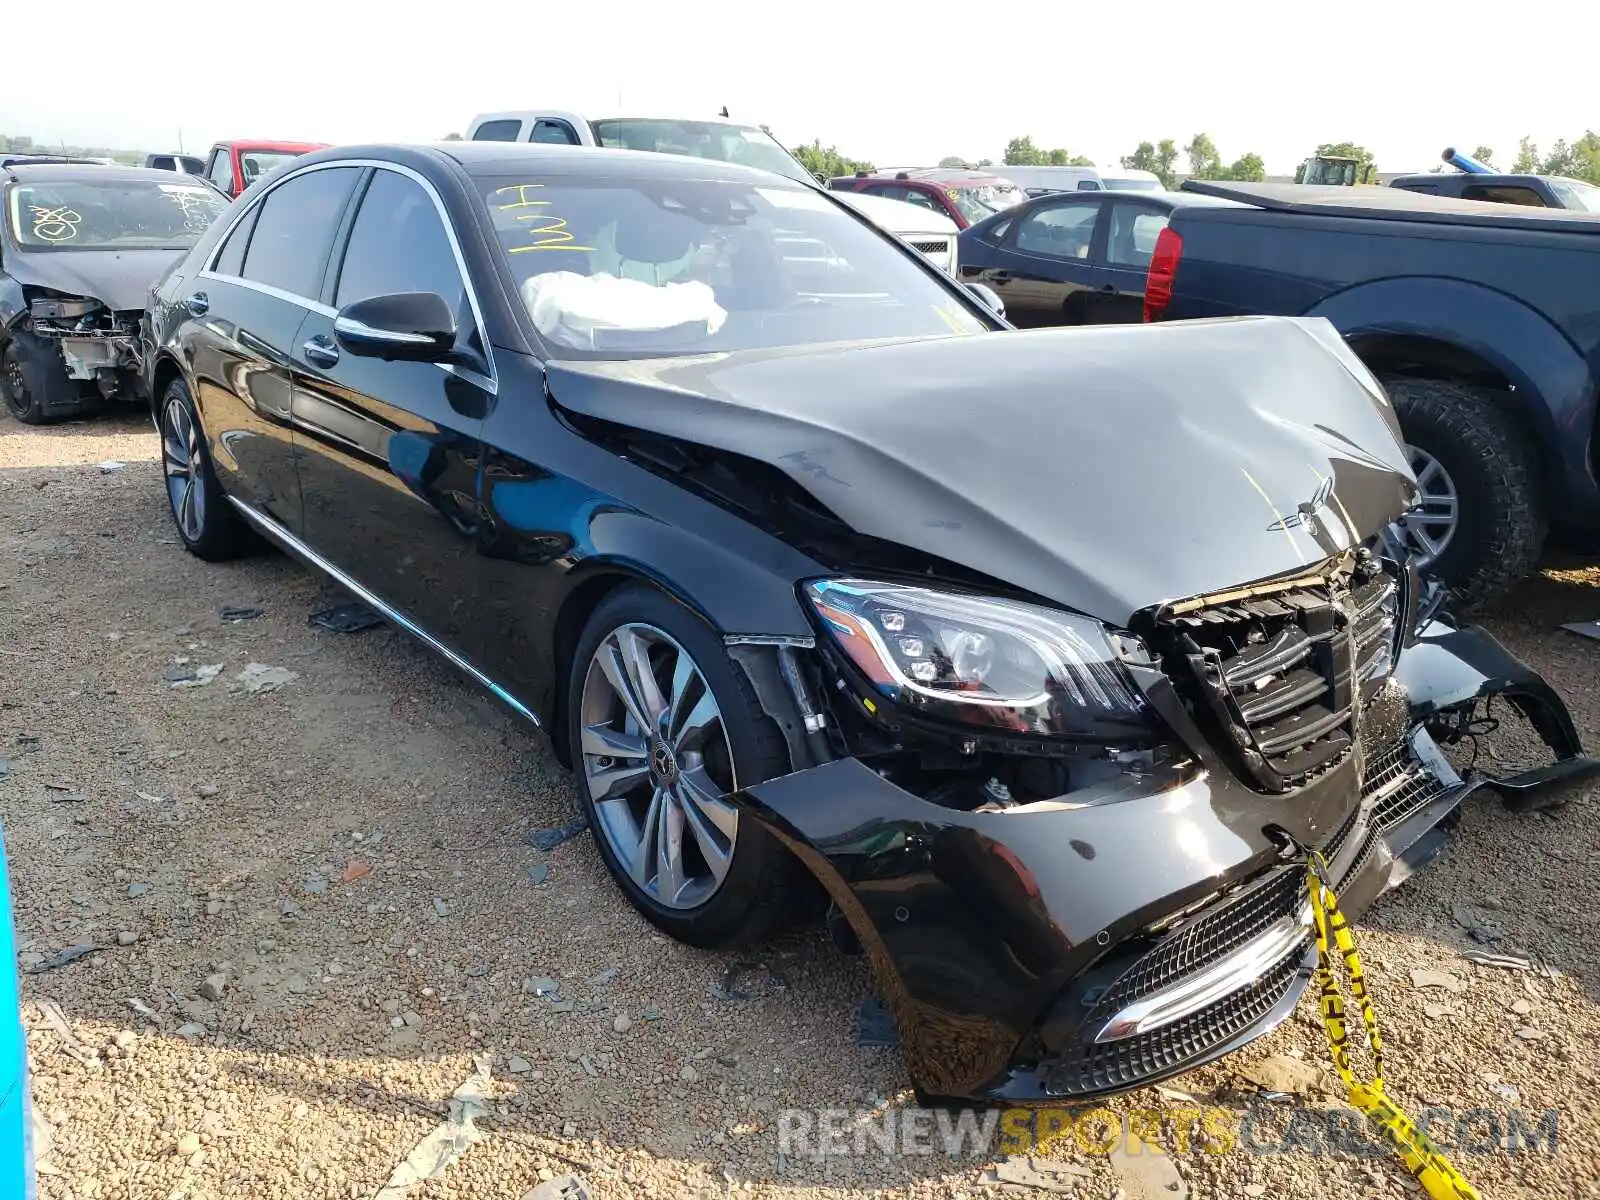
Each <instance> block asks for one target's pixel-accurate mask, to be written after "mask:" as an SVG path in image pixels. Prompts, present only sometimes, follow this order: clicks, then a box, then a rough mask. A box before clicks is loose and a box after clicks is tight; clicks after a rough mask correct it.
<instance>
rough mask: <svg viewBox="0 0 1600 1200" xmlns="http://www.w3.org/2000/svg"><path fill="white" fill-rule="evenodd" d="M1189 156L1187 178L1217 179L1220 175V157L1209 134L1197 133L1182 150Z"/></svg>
mask: <svg viewBox="0 0 1600 1200" xmlns="http://www.w3.org/2000/svg"><path fill="white" fill-rule="evenodd" d="M1183 152H1184V153H1185V154H1186V155H1188V156H1189V176H1190V178H1192V179H1218V178H1220V177H1221V175H1222V155H1220V154H1218V153H1217V145H1216V143H1215V142H1213V141H1212V140H1211V135H1210V134H1205V133H1197V134H1195V135H1194V137H1192V138H1191V139H1189V144H1188V145H1187V146H1185V147H1184V148H1183Z"/></svg>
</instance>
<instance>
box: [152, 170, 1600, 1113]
mask: <svg viewBox="0 0 1600 1200" xmlns="http://www.w3.org/2000/svg"><path fill="white" fill-rule="evenodd" d="M144 337H145V339H146V345H145V348H144V356H143V358H144V362H145V363H146V364H147V370H148V372H149V385H150V393H151V395H152V397H153V398H154V399H153V415H154V417H155V419H156V422H157V424H158V426H159V428H160V432H161V437H162V446H163V456H164V459H165V465H166V474H165V481H166V487H167V491H168V495H169V497H170V499H171V507H172V513H173V518H174V520H175V522H176V524H177V528H178V531H179V533H180V535H181V537H182V540H183V542H184V544H185V545H186V546H187V547H188V549H189V550H190V551H192V552H193V553H195V554H197V555H199V556H201V557H202V558H206V559H222V558H228V557H231V556H234V555H238V554H240V553H243V552H245V551H247V550H249V549H251V548H252V547H254V546H256V545H257V544H259V542H260V541H261V540H263V539H264V540H265V541H268V542H272V543H275V544H276V545H278V546H280V547H282V548H284V549H286V550H288V551H290V552H291V553H293V554H295V555H297V556H299V557H300V558H302V559H303V560H305V561H306V562H308V563H310V564H311V565H312V566H314V567H316V568H318V569H319V570H322V571H324V572H326V573H327V574H328V575H330V576H332V577H333V578H334V579H335V580H337V581H338V582H339V583H341V584H342V585H344V586H345V587H347V588H348V589H350V590H351V591H352V592H354V593H355V594H357V595H358V596H360V597H361V598H362V599H364V600H365V601H367V602H368V603H369V604H371V605H373V606H374V607H375V608H377V609H378V610H379V611H381V612H382V613H383V614H384V615H385V616H386V617H387V618H388V619H389V620H390V621H392V622H393V623H395V624H396V625H399V626H401V627H403V628H404V629H406V630H408V631H409V632H410V633H412V634H413V635H415V636H416V637H418V638H420V639H421V640H422V641H424V642H425V643H427V644H428V645H429V646H431V647H432V648H433V649H434V650H436V651H437V652H438V653H439V654H441V655H442V656H444V657H445V658H446V659H448V660H449V661H450V662H451V663H453V664H454V665H455V666H456V667H458V668H459V669H461V670H462V671H464V672H466V673H467V674H468V675H470V676H471V677H472V678H473V679H475V680H477V681H478V682H479V683H480V684H481V685H482V686H483V687H485V688H487V689H489V690H490V691H491V692H492V693H493V694H494V695H495V696H497V697H499V699H500V700H501V701H503V702H504V703H505V704H506V705H508V706H509V707H510V708H511V709H512V710H513V711H514V712H515V713H517V714H519V715H520V716H521V717H523V718H525V719H526V720H527V721H528V722H529V723H531V724H537V725H540V726H542V727H544V728H545V729H546V730H548V731H549V733H550V734H551V737H552V740H553V742H554V745H555V749H556V753H557V754H558V755H559V756H560V757H561V759H562V760H563V762H565V763H566V764H568V765H569V766H570V767H571V768H572V769H573V772H574V774H575V776H576V777H577V779H578V781H579V788H580V792H581V801H582V805H583V810H584V813H585V815H586V817H587V819H588V822H589V825H590V827H591V828H592V830H593V832H594V835H595V838H596V841H597V843H598V845H599V848H600V851H601V854H602V856H603V858H604V861H605V863H606V866H607V867H608V868H609V870H610V872H611V874H612V875H613V876H615V878H616V882H617V885H618V886H619V887H620V888H622V889H623V891H624V892H625V893H626V894H627V896H628V898H629V899H630V900H631V901H632V903H633V904H634V905H635V906H636V907H637V908H638V909H639V911H640V912H641V913H643V914H644V916H645V917H646V918H648V919H649V920H650V921H651V922H653V923H654V924H655V925H657V926H659V927H660V928H661V929H663V930H666V931H667V932H669V933H670V934H672V935H673V936H675V937H677V938H681V939H683V940H684V941H686V942H690V943H693V944H695V945H699V946H706V947H718V946H726V945H732V944H735V943H739V942H745V941H749V940H751V939H755V938H759V937H761V936H763V935H765V934H767V933H769V932H771V931H772V930H774V929H775V928H776V927H778V926H779V925H780V924H781V923H782V922H784V921H786V920H789V919H791V918H793V917H794V916H795V915H797V914H803V913H804V912H805V911H806V910H807V909H808V908H809V907H810V905H811V902H812V901H813V900H815V901H817V902H818V907H820V904H821V902H823V901H826V902H827V903H829V904H830V905H831V912H830V922H831V924H832V926H833V928H834V929H835V931H836V932H837V934H838V936H839V940H840V941H841V943H842V944H847V945H853V946H859V947H860V948H861V949H862V950H864V951H865V952H866V953H867V954H868V956H869V957H870V960H871V963H872V965H873V968H874V971H875V973H876V975H877V979H878V983H879V986H880V987H881V988H882V989H883V993H884V997H885V999H886V1001H887V1003H888V1005H889V1007H890V1008H891V1010H892V1011H893V1012H894V1014H895V1016H896V1018H897V1019H898V1021H899V1025H900V1031H901V1039H902V1044H903V1046H904V1049H905V1053H906V1057H907V1063H908V1066H909V1069H910V1072H911V1074H912V1077H913V1079H914V1081H915V1083H916V1085H917V1087H918V1089H919V1090H920V1091H921V1093H922V1094H923V1095H924V1096H928V1097H951V1098H954V1097H973V1098H987V1099H1004V1098H1009V1099H1024V1098H1040V1097H1082V1096H1088V1095H1095V1094H1100V1093H1106V1092H1113V1091H1117V1090H1120V1089H1125V1088H1129V1087H1133V1086H1137V1085H1139V1084H1143V1083H1147V1082H1150V1081H1153V1080H1157V1079H1160V1078H1163V1077H1166V1076H1169V1075H1172V1074H1175V1073H1177V1072H1180V1071H1183V1070H1186V1069H1189V1068H1191V1067H1193V1066H1195V1065H1197V1064H1198V1063H1201V1062H1204V1061H1207V1060H1208V1059H1211V1058H1214V1057H1216V1056H1218V1055H1220V1054H1223V1053H1225V1052H1227V1051H1228V1050H1230V1049H1232V1048H1234V1047H1237V1046H1239V1045H1241V1044H1243V1043H1244V1042H1246V1041H1248V1040H1249V1039H1251V1038H1253V1037H1255V1036H1257V1035H1259V1034H1260V1033H1262V1032H1264V1031H1265V1030H1267V1029H1269V1028H1271V1027H1272V1026H1273V1025H1274V1024H1275V1023H1276V1022H1278V1021H1279V1020H1281V1019H1282V1018H1283V1017H1284V1016H1285V1015H1286V1014H1287V1013H1288V1012H1289V1011H1290V1009H1292V1008H1293V1006H1294V1004H1295V1003H1296V1001H1297V1000H1298V998H1299V997H1300V995H1301V993H1302V992H1303V990H1304V989H1305V986H1306V982H1307V979H1308V972H1309V963H1310V961H1311V957H1312V953H1313V948H1312V939H1311V933H1310V928H1309V920H1310V918H1309V913H1308V910H1307V906H1306V903H1305V899H1304V896H1305V890H1304V869H1305V868H1304V864H1305V862H1306V859H1307V856H1308V855H1309V854H1310V853H1311V852H1313V851H1320V852H1321V853H1322V854H1323V855H1324V856H1325V857H1326V859H1327V861H1328V863H1329V864H1330V870H1331V872H1332V876H1333V878H1334V880H1335V881H1336V882H1337V884H1338V886H1339V889H1340V892H1341V894H1342V897H1343V907H1344V908H1346V909H1347V910H1349V911H1351V912H1354V913H1359V912H1360V911H1361V910H1362V909H1364V908H1365V907H1366V906H1367V905H1368V904H1370V902H1371V901H1372V899H1373V898H1374V897H1375V896H1376V895H1378V894H1379V893H1380V892H1381V891H1383V890H1384V889H1385V888H1386V887H1387V886H1389V885H1390V884H1391V883H1392V882H1395V881H1397V880H1398V879H1399V878H1401V877H1403V876H1404V875H1405V874H1406V873H1408V872H1409V870H1410V869H1412V868H1413V867H1415V866H1416V865H1418V864H1419V863H1420V862H1421V861H1423V860H1424V859H1425V858H1427V857H1428V856H1429V855H1430V854H1431V853H1432V852H1433V851H1434V850H1435V849H1436V848H1437V845H1438V842H1439V840H1440V838H1441V835H1442V831H1443V829H1444V828H1446V827H1447V825H1448V818H1450V817H1451V815H1452V813H1453V812H1454V810H1455V809H1456V808H1457V806H1458V805H1459V804H1460V803H1461V801H1462V800H1463V798H1464V797H1465V796H1466V795H1467V794H1468V793H1469V792H1471V791H1472V790H1474V789H1475V788H1476V787H1478V786H1479V785H1481V784H1484V783H1491V784H1494V785H1495V786H1497V787H1498V788H1499V789H1500V791H1501V793H1502V794H1503V796H1504V797H1505V798H1506V799H1507V801H1508V802H1509V803H1514V804H1527V803H1531V802H1533V798H1534V797H1537V796H1540V795H1544V794H1547V793H1548V786H1549V785H1551V784H1555V783H1561V782H1566V781H1570V780H1571V779H1572V778H1573V777H1575V776H1577V775H1578V774H1580V773H1582V772H1584V771H1586V770H1587V769H1589V767H1590V766H1591V763H1590V761H1589V760H1588V759H1586V758H1584V757H1583V755H1582V750H1581V746H1580V744H1579V740H1578V736H1577V734H1576V732H1575V730H1574V728H1573V724H1572V721H1571V719H1570V717H1569V715H1568V713H1567V710H1566V708H1565V706H1564V705H1563V703H1562V701H1561V700H1560V698H1559V697H1558V696H1556V695H1555V694H1554V693H1553V692H1552V691H1551V689H1550V688H1549V687H1548V686H1546V685H1545V683H1544V682H1543V681H1542V680H1541V679H1539V678H1538V677H1537V676H1536V675H1534V674H1533V673H1532V672H1531V671H1530V670H1529V669H1528V668H1526V667H1525V666H1523V665H1522V664H1521V663H1519V662H1518V661H1517V660H1516V659H1514V658H1513V657H1512V656H1511V655H1510V654H1509V653H1507V652H1506V651H1505V650H1504V649H1502V648H1501V647H1500V646H1499V645H1498V644H1497V643H1496V642H1495V641H1494V640H1492V639H1491V638H1490V637H1489V636H1488V635H1487V634H1486V633H1484V632H1482V631H1481V630H1479V629H1476V628H1473V627H1470V626H1460V625H1457V624H1456V623H1455V622H1454V621H1453V620H1452V619H1451V618H1450V617H1449V616H1448V615H1446V613H1445V611H1444V609H1443V608H1442V606H1441V604H1440V602H1439V600H1438V594H1437V593H1436V591H1434V590H1433V589H1431V588H1430V587H1428V586H1427V585H1426V584H1425V583H1424V581H1422V580H1421V579H1420V578H1419V577H1418V575H1417V573H1416V571H1415V570H1414V569H1413V568H1412V566H1411V564H1410V563H1409V562H1408V560H1407V559H1406V557H1405V552H1404V550H1403V549H1402V547H1401V543H1400V542H1399V541H1398V540H1397V539H1396V538H1395V537H1394V536H1393V535H1392V533H1391V528H1392V523H1393V522H1394V521H1395V519H1396V518H1397V517H1399V516H1400V515H1401V513H1402V512H1403V511H1404V510H1405V509H1406V507H1407V505H1408V504H1410V503H1411V502H1412V500H1413V498H1414V494H1415V481H1414V479H1413V477H1412V476H1411V474H1410V471H1409V469H1408V467H1407V464H1406V458H1405V455H1404V453H1403V451H1402V449H1401V447H1400V444H1399V442H1398V441H1397V438H1396V430H1397V426H1396V423H1395V419H1394V414H1393V412H1392V411H1391V409H1390V407H1389V403H1388V400H1387V397H1386V396H1385V394H1384V392H1383V390H1382V388H1381V387H1380V386H1379V385H1378V384H1377V383H1376V382H1375V381H1374V380H1373V378H1372V376H1371V375H1370V374H1368V372H1367V371H1366V369H1365V368H1364V367H1363V366H1362V365H1361V363H1360V362H1359V361H1358V360H1356V359H1355V358H1354V357H1353V356H1352V355H1351V354H1350V353H1349V352H1348V350H1347V349H1346V348H1345V347H1344V344H1343V343H1342V341H1341V340H1340V339H1339V337H1338V336H1337V334H1335V333H1334V332H1333V330H1332V327H1331V326H1329V325H1327V324H1326V323H1325V322H1322V321H1303V320H1293V319H1277V318H1246V319H1234V320H1226V321H1205V322H1190V323H1174V324H1167V325H1158V326H1134V327H1125V328H1117V327H1107V328H1101V329H1087V330H1039V331H1029V332H1018V331H1015V330H1011V329H1009V328H1007V327H1006V326H1005V325H1004V323H1003V322H1001V321H1000V320H998V319H996V318H994V317H993V316H991V315H990V313H989V310H988V309H986V308H985V307H984V306H983V305H982V304H981V303H979V302H978V301H977V300H976V299H975V297H974V296H973V295H972V294H971V293H969V292H967V291H965V290H963V288H962V287H961V286H960V285H959V284H958V283H956V282H955V281H953V280H952V279H950V278H948V277H947V276H945V275H943V274H942V273H941V272H939V271H938V270H936V269H934V268H933V267H931V266H929V265H928V263H927V262H926V261H925V260H923V259H922V258H921V257H920V256H919V255H918V254H917V253H916V252H915V251H913V250H911V249H910V248H908V247H906V246H904V245H902V244H900V243H899V242H897V241H895V240H893V239H892V238H889V237H887V236H885V235H884V234H882V233H880V232H878V231H877V230H875V229H874V228H873V227H872V226H871V225H869V224H868V223H867V222H865V221H864V220H862V219H861V218H860V217H859V216H857V215H856V214H855V213H854V212H852V211H850V210H848V209H846V208H844V207H842V206H841V205H839V204H838V203H837V202H836V201H835V200H834V199H832V198H831V197H829V196H828V195H827V193H825V192H823V191H821V190H819V189H816V188H813V187H810V186H807V185H806V184H804V183H797V182H794V181H792V180H788V179H784V178H781V177H778V176H775V175H769V174H764V173H761V172H758V171H754V170H750V169H745V168H741V167H736V166H731V165H723V164H720V163H713V162H708V161H705V160H702V159H694V158H678V157H673V156H668V155H660V154H635V153H631V152H627V151H620V150H619V151H607V152H597V151H594V150H582V149H568V148H561V147H553V146H540V145H505V144H499V143H464V144H463V143H458V144H446V145H441V146H416V147H393V146H372V147H359V148H344V149H338V150H328V151H323V152H319V153H315V154H311V155H307V156H306V157H304V158H302V159H300V160H298V161H297V162H296V163H295V164H294V165H293V166H292V167H291V168H289V169H286V170H284V171H283V172H281V173H280V174H277V175H275V176H273V177H272V178H271V179H270V180H266V181H263V182H262V183H260V184H258V185H256V186H255V187H253V188H252V189H251V190H250V191H249V192H247V193H246V194H245V195H244V196H243V197H241V198H240V200H239V201H238V202H237V203H236V204H235V206H234V208H233V209H232V210H231V211H230V213H229V214H228V215H227V217H226V218H225V219H224V220H222V221H220V222H219V223H218V224H217V226H216V227H215V228H214V229H213V230H212V231H211V233H209V234H208V235H207V236H206V237H205V239H204V240H203V241H202V242H201V243H200V244H199V245H198V246H197V247H196V248H195V250H194V252H193V253H192V254H191V255H189V257H188V258H187V260H186V261H184V262H183V263H182V264H181V265H180V266H179V267H178V268H176V270H175V271H174V272H173V274H172V275H170V276H169V277H168V278H167V279H166V280H165V281H163V283H162V284H161V285H160V286H159V288H158V289H157V294H156V296H155V298H154V303H153V305H152V308H151V310H150V312H149V314H148V317H147V320H146V326H145V330H144ZM1494 696H1504V697H1505V698H1506V699H1507V700H1509V702H1510V703H1511V704H1512V705H1513V706H1515V707H1516V708H1517V709H1519V710H1520V711H1522V712H1523V713H1524V714H1525V715H1526V716H1527V717H1528V718H1530V719H1531V720H1532V722H1533V723H1534V725H1535V727H1536V728H1537V729H1538V731H1539V733H1540V734H1541V735H1542V736H1543V738H1544V740H1545V742H1546V743H1548V745H1549V747H1550V750H1551V758H1552V762H1551V763H1550V764H1548V765H1546V766H1544V767H1542V768H1540V769H1539V770H1538V771H1535V772H1532V773H1526V774H1522V775H1519V776H1516V777H1513V778H1510V779H1501V780H1491V779H1488V778H1487V777H1485V776H1482V775H1472V774H1469V775H1466V776H1463V775H1462V774H1458V773H1457V771H1456V770H1455V769H1453V768H1452V766H1451V762H1450V760H1449V759H1448V758H1447V757H1446V755H1445V753H1444V752H1443V750H1442V749H1441V747H1448V745H1449V744H1450V743H1451V742H1452V741H1456V740H1459V739H1460V738H1461V737H1462V736H1463V735H1464V734H1465V733H1467V732H1469V731H1470V730H1472V729H1474V728H1476V727H1475V726H1473V725H1472V722H1473V720H1474V718H1475V715H1476V713H1477V711H1478V710H1479V709H1480V708H1481V706H1482V705H1484V704H1486V703H1487V702H1488V700H1489V699H1490V698H1491V697H1494Z"/></svg>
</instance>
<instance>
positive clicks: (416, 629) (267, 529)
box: [228, 496, 539, 728]
mask: <svg viewBox="0 0 1600 1200" xmlns="http://www.w3.org/2000/svg"><path fill="white" fill-rule="evenodd" d="M228 503H229V504H231V505H233V506H234V508H236V509H238V510H239V513H240V515H241V516H243V517H244V519H245V520H247V521H249V522H250V524H251V525H252V526H253V527H254V528H255V529H256V530H258V531H259V532H260V533H261V534H262V536H264V537H266V538H267V539H269V540H270V541H271V542H272V543H273V544H274V545H276V546H278V547H280V548H281V549H282V550H283V551H284V552H285V553H287V554H291V555H293V556H294V557H295V558H298V559H299V560H300V561H301V562H303V563H305V564H306V565H307V566H309V567H314V568H315V569H316V570H318V571H321V572H322V573H323V574H324V575H327V576H328V577H329V578H331V579H332V580H333V581H334V582H335V583H337V584H338V585H339V586H340V587H342V588H344V589H345V590H346V591H349V592H351V593H352V594H353V595H355V596H356V597H358V598H359V599H360V600H361V601H362V602H363V603H365V604H368V605H370V606H371V607H372V608H374V609H376V610H377V611H378V612H379V613H380V614H382V616H383V619H384V620H386V621H388V622H389V623H390V624H391V625H396V626H398V627H399V628H401V629H403V630H405V631H406V632H407V633H409V634H410V635H411V636H412V637H414V638H416V639H417V640H418V641H419V642H421V643H422V644H423V645H425V646H427V647H428V648H429V649H430V650H432V651H434V653H436V654H438V655H439V656H440V657H441V658H443V659H445V661H447V662H448V663H450V665H451V666H453V667H455V668H456V669H457V670H459V671H460V672H461V673H462V674H464V675H466V676H467V677H468V678H470V679H472V680H473V681H474V682H475V683H477V684H479V685H480V686H482V687H484V688H486V689H487V690H488V691H489V692H490V693H492V694H493V695H494V697H495V698H496V699H497V700H499V701H500V702H501V703H503V704H505V705H506V707H508V708H510V709H511V711H512V712H514V713H516V714H517V715H518V716H519V717H523V718H525V719H526V720H529V721H532V722H533V724H534V726H535V727H536V728H537V727H539V718H538V717H536V716H534V715H533V713H532V711H530V710H529V709H528V707H527V706H526V705H524V704H523V703H522V702H521V701H519V700H518V699H517V698H516V697H515V696H513V695H512V694H511V693H510V692H508V691H506V689H505V688H503V687H501V686H500V685H499V684H498V683H496V682H495V681H494V680H492V679H490V678H489V677H488V676H487V675H485V674H484V673H483V672H482V671H480V670H478V668H477V667H475V666H473V665H472V664H471V663H470V662H468V661H467V660H466V659H465V658H463V657H462V656H461V655H459V654H457V653H456V652H455V651H454V650H452V649H450V647H449V646H446V645H445V644H444V643H443V642H441V641H440V640H439V639H438V638H436V637H434V636H433V635H432V634H431V633H429V632H428V631H427V630H426V629H424V628H422V626H420V625H418V624H417V623H416V622H415V621H413V620H412V619H411V618H410V617H407V616H404V615H402V614H401V613H399V612H398V611H396V610H395V608H394V607H393V606H392V605H390V604H388V603H386V602H385V601H383V600H382V599H380V598H379V597H378V596H377V595H376V594H374V593H373V592H371V591H369V590H368V589H367V588H365V587H363V586H362V585H361V584H359V583H357V582H356V581H355V580H354V579H352V578H351V577H350V576H348V575H346V574H345V573H344V572H343V571H341V570H340V569H339V568H338V567H336V566H334V565H333V564H332V563H331V562H329V561H328V560H327V559H325V558H323V557H322V555H320V554H318V553H317V552H316V551H315V550H313V549H312V548H311V547H310V546H308V545H306V544H305V543H304V542H302V541H301V540H300V539H299V538H297V537H295V536H294V534H292V533H290V532H289V531H288V530H287V529H285V528H284V527H283V526H282V525H279V524H278V523H277V522H276V521H274V520H273V519H272V518H271V517H269V516H267V515H266V514H265V513H262V512H259V511H257V510H256V509H254V508H251V507H250V506H249V505H248V504H245V503H243V502H241V501H240V500H238V499H236V498H235V497H233V496H229V497H228Z"/></svg>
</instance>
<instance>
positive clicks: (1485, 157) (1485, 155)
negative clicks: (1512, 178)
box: [1472, 146, 1494, 167]
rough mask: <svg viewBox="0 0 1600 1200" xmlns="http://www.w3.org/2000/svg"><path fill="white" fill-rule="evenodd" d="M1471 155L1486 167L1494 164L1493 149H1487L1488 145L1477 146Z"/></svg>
mask: <svg viewBox="0 0 1600 1200" xmlns="http://www.w3.org/2000/svg"><path fill="white" fill-rule="evenodd" d="M1472 157H1473V158H1475V159H1477V160H1478V161H1479V162H1481V163H1482V164H1483V165H1484V166H1486V167H1492V166H1494V151H1493V150H1491V149H1489V147H1488V146H1479V147H1478V148H1477V149H1476V150H1474V151H1473V152H1472Z"/></svg>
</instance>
